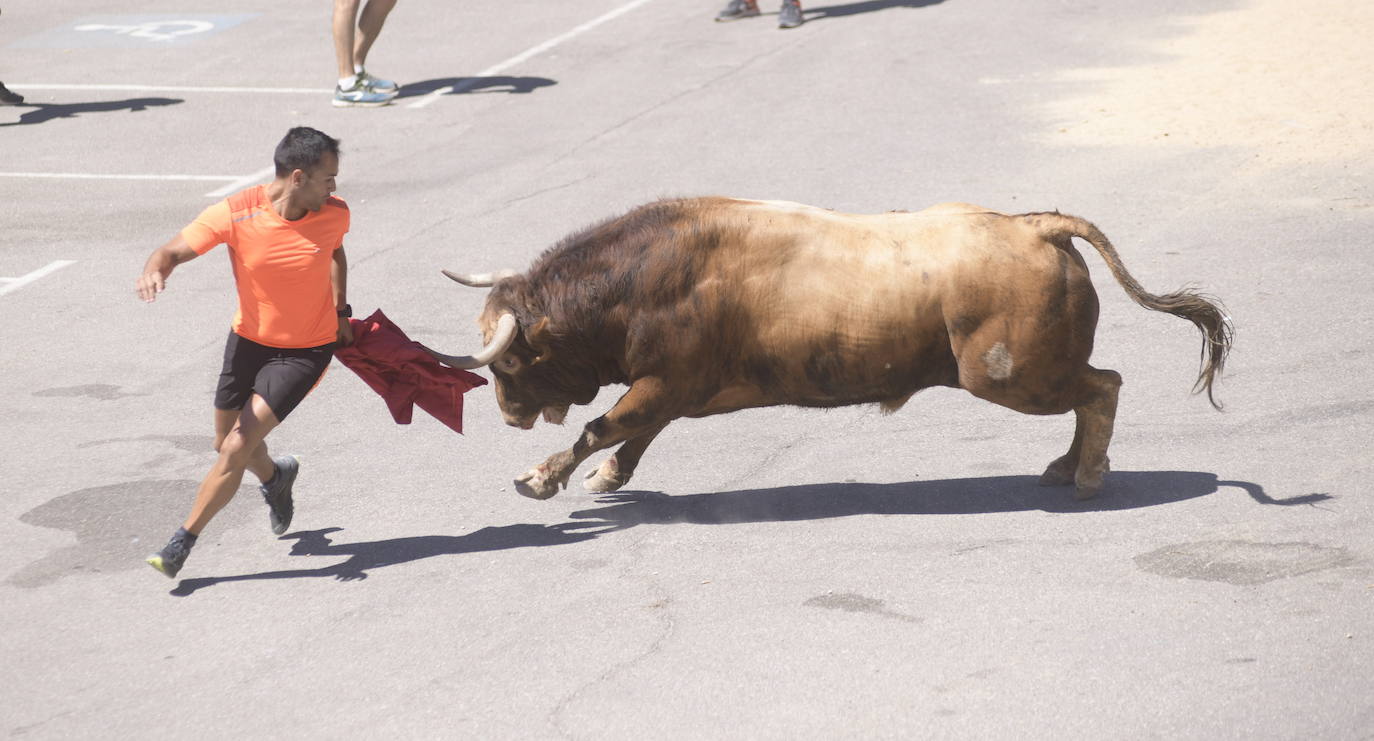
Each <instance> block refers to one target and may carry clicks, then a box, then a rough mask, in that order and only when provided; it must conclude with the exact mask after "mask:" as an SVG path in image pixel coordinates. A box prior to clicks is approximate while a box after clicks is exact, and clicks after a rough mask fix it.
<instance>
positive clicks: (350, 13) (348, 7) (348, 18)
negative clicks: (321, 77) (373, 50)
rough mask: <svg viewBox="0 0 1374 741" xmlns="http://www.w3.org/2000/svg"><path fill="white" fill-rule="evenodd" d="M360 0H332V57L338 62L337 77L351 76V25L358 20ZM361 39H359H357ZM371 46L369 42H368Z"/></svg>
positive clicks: (352, 35) (352, 40)
mask: <svg viewBox="0 0 1374 741" xmlns="http://www.w3.org/2000/svg"><path fill="white" fill-rule="evenodd" d="M359 2H360V0H334V58H335V60H337V61H338V63H339V79H340V80H343V79H346V78H349V77H352V76H353V75H354V74H355V73H354V71H353V46H354V34H353V27H354V25H355V24H356V23H357V21H358V3H359ZM359 41H361V39H359ZM368 45H369V46H371V44H370V43H369V44H368Z"/></svg>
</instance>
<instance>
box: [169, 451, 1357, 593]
mask: <svg viewBox="0 0 1374 741" xmlns="http://www.w3.org/2000/svg"><path fill="white" fill-rule="evenodd" d="M1221 487H1236V488H1239V489H1242V490H1244V491H1245V493H1247V494H1249V495H1250V497H1251V498H1252V499H1254V500H1255V501H1256V502H1259V503H1261V504H1278V505H1295V504H1312V503H1315V502H1319V501H1322V500H1325V499H1330V498H1331V497H1330V496H1329V495H1327V494H1305V495H1302V496H1296V497H1291V498H1288V499H1282V500H1279V499H1274V498H1272V497H1270V496H1269V495H1268V494H1266V493H1265V491H1264V488H1263V487H1261V486H1259V485H1258V484H1252V483H1250V482H1246V481H1221V480H1218V479H1217V477H1216V475H1215V474H1210V473H1194V472H1185V471H1114V472H1112V473H1111V474H1109V476H1108V479H1107V486H1106V487H1104V490H1103V494H1102V495H1101V496H1099V497H1098V498H1096V499H1092V500H1089V501H1086V502H1076V501H1074V499H1073V497H1072V492H1073V489H1072V487H1042V486H1038V485H1037V484H1036V479H1035V477H1032V476H991V477H985V478H970V479H941V480H935V481H911V482H905V483H899V484H860V483H844V484H808V485H801V486H784V487H779V488H776V489H752V490H743V491H727V492H719V493H713V494H686V495H677V496H669V495H667V494H661V493H659V492H649V491H625V492H619V493H616V494H607V495H602V496H598V497H597V498H596V499H595V500H594V501H595V503H596V504H597V505H600V506H597V507H594V508H591V509H582V510H578V511H576V512H573V513H572V514H571V515H569V517H570V518H571V519H572V522H564V523H559V524H556V525H533V524H520V525H505V526H501V527H486V528H482V529H481V530H477V531H474V532H472V533H468V534H467V535H422V536H415V537H409V538H393V539H391V540H376V541H364V542H361V543H335V542H333V540H332V539H331V538H330V537H329V536H330V535H332V534H334V533H337V532H340V531H341V530H342V528H337V527H331V528H325V529H323V530H306V531H300V532H295V533H290V534H287V535H284V536H282V540H294V541H296V542H295V544H294V545H292V547H291V553H290V555H292V556H322V557H325V558H343V559H345V560H343V561H341V562H339V563H335V564H333V565H329V566H322V567H319V568H303V569H285V570H281V571H268V572H263V573H258V574H241V575H237V576H218V577H204V578H196V579H184V580H182V581H181V583H180V584H178V585H177V586H176V588H175V589H173V590H172V594H173V595H176V596H179V597H184V596H187V595H190V594H194V593H195V592H196V591H198V590H201V589H205V588H206V587H211V586H214V585H216V584H223V583H226V582H237V581H260V580H265V579H310V578H330V579H336V580H339V581H358V580H361V579H366V578H367V576H368V572H369V571H373V570H375V569H380V568H383V567H386V566H395V565H396V564H402V563H409V562H412V561H419V560H421V559H426V558H433V557H435V556H453V555H464V554H469V553H479V552H483V551H496V550H506V549H511V548H533V547H542V546H557V545H569V544H572V543H580V542H582V541H586V540H591V539H593V538H596V537H599V536H601V535H605V534H607V533H612V532H615V531H618V530H625V529H628V528H632V527H635V526H637V525H667V524H693V525H724V524H732V523H743V522H790V521H795V520H822V519H829V518H834V517H849V516H852V515H972V514H988V513H994V512H1023V511H1029V510H1040V511H1044V512H1065V513H1069V512H1093V511H1111V510H1124V509H1136V508H1140V507H1154V506H1157V505H1162V504H1170V503H1173V502H1182V501H1185V500H1188V499H1195V498H1197V497H1201V496H1207V495H1209V494H1213V493H1215V492H1217V490H1218V489H1220V488H1221Z"/></svg>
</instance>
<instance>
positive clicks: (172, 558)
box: [147, 532, 195, 579]
mask: <svg viewBox="0 0 1374 741" xmlns="http://www.w3.org/2000/svg"><path fill="white" fill-rule="evenodd" d="M194 544H195V542H194V541H193V540H190V539H188V538H187V537H186V536H184V535H182V534H181V533H180V532H178V533H177V534H176V535H173V536H172V539H171V540H169V541H167V545H164V546H162V550H160V551H158V552H157V553H154V554H153V555H151V556H149V557H148V558H147V561H148V565H150V566H152V567H153V568H155V569H157V570H158V571H161V572H162V573H163V574H164V575H166V576H167V578H168V579H175V578H176V575H177V572H178V571H181V566H182V564H184V563H186V557H187V556H189V555H191V546H192V545H194Z"/></svg>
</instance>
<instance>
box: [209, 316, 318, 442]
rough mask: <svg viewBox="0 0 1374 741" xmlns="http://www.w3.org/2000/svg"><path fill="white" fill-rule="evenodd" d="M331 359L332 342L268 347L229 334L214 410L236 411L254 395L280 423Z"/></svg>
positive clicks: (231, 333) (313, 383) (316, 380)
mask: <svg viewBox="0 0 1374 741" xmlns="http://www.w3.org/2000/svg"><path fill="white" fill-rule="evenodd" d="M333 358H334V344H333V343H330V344H328V345H320V346H319V347H304V348H282V347H268V346H267V345H260V344H258V343H256V342H254V341H252V340H249V339H245V338H243V337H240V336H238V335H237V334H235V333H233V332H230V333H229V341H228V342H226V343H224V370H222V371H220V374H219V388H218V389H216V390H215V408H216V409H223V410H225V411H237V410H239V409H242V408H243V405H244V404H247V403H248V400H249V399H250V398H252V396H253V394H254V393H257V395H258V396H261V397H262V398H263V400H264V401H266V402H267V406H269V407H271V408H272V413H273V414H275V415H277V421H278V422H281V421H282V420H285V419H286V415H288V414H290V413H291V410H293V409H295V408H296V405H297V404H300V403H301V400H302V399H304V398H305V395H306V394H308V393H310V390H311V389H313V388H315V384H316V383H318V382H319V380H320V377H321V376H323V375H324V371H325V369H326V368H328V367H329V361H330V360H332V359H333Z"/></svg>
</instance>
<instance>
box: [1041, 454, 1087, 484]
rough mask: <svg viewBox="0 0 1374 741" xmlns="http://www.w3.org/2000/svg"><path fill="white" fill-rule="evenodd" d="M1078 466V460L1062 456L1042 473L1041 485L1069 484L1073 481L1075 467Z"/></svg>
mask: <svg viewBox="0 0 1374 741" xmlns="http://www.w3.org/2000/svg"><path fill="white" fill-rule="evenodd" d="M1077 467H1078V464H1077V463H1076V462H1072V461H1068V460H1065V459H1064V458H1060V459H1058V460H1056V461H1055V462H1053V463H1051V464H1050V465H1049V466H1048V467H1047V468H1046V469H1045V472H1044V473H1042V474H1040V485H1041V486H1068V485H1069V484H1072V483H1073V477H1074V469H1075V468H1077Z"/></svg>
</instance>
